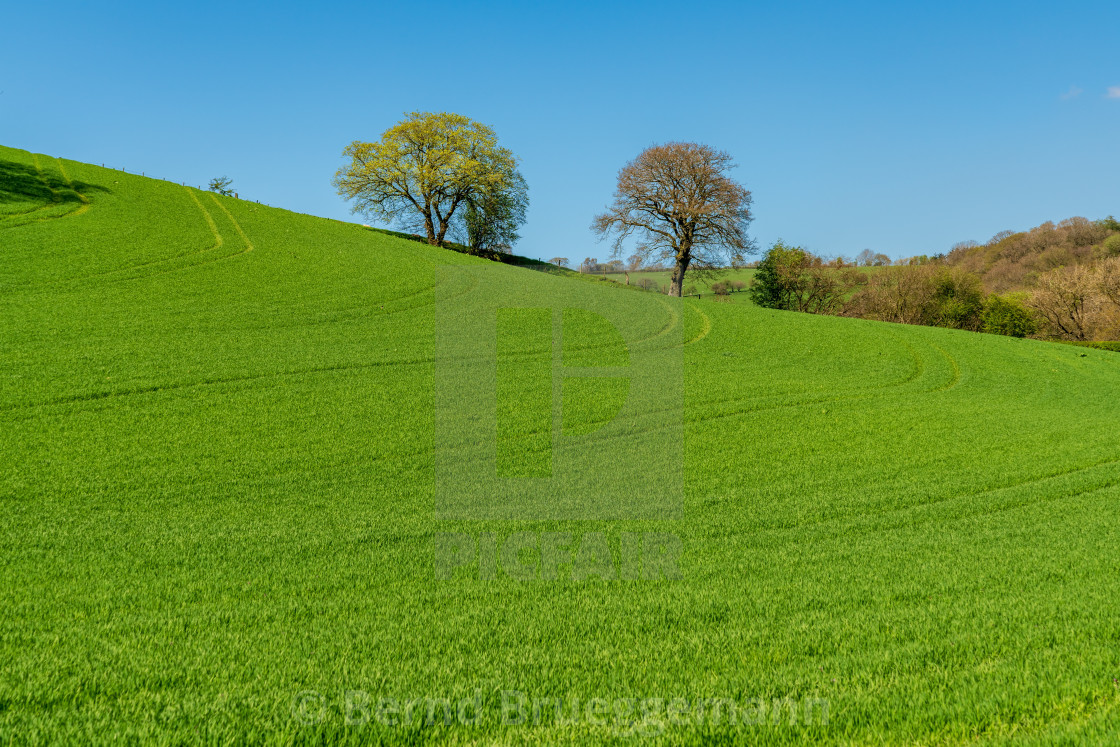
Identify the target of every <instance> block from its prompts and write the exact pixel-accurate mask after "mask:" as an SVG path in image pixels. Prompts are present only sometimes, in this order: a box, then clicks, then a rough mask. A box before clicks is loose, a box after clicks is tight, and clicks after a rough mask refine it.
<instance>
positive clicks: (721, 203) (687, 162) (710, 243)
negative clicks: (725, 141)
mask: <svg viewBox="0 0 1120 747" xmlns="http://www.w3.org/2000/svg"><path fill="white" fill-rule="evenodd" d="M733 167H734V164H733V163H732V161H731V156H730V155H728V154H727V153H725V152H723V151H718V150H715V149H714V148H711V147H710V146H707V145H700V144H697V143H667V144H665V145H655V146H652V147H649V148H646V149H645V150H644V151H642V152H641V153H639V154H638V157H637V158H635V159H634V160H633V161H631V162H629V163H628V164H626V165H625V166H623V167H622V170H621V171H619V173H618V186H617V189H616V190H615V194H614V202H613V203H612V204H611V205H610V206H609V207H608V208H607V212H605V213H602V214H601V215H598V216H596V217H595V220H594V221H593V222H592V224H591V230H592V231H594V232H595V233H597V234H598V235H599V236H600V238H605V237H606V236H608V235H610V234H612V233H613V234H615V235H616V238H615V243H614V247H615V253H616V254H620V253H621V251H622V246H623V243H624V242H625V240H626V239H627V238H628V237H630V236H636V237H637V238H638V239H639V242H640V243H639V244H638V247H637V253H638V254H640V255H641V256H642V257H643V258H645V259H650V258H655V259H658V260H660V259H665V260H669V261H671V262H672V268H673V269H672V272H673V274H672V280H671V281H670V286H669V295H670V296H678V297H679V296H680V295H681V288H683V287H684V276H685V273H686V272H687V271H688V269H689V267H690V266H695V267H696V268H698V269H714V268H717V267H722V266H725V265H726V263H727V257H728V256H729V255H730V254H733V253H736V252H738V253H742V252H746V251H751V250H752V246H753V245H752V243H751V241H750V239H749V238H748V237H747V226H748V225H749V224H750V221H751V212H750V205H751V193H750V192H748V191H747V190H746V189H744V188H743V187H742V186H741V185H740V184H738V183H737V182H735V181H734V180H732V179H731V178H730V177H728V176H727V174H726V172H727V171H729V170H730V169H731V168H733Z"/></svg>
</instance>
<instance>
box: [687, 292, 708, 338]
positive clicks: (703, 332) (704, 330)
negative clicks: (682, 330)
mask: <svg viewBox="0 0 1120 747" xmlns="http://www.w3.org/2000/svg"><path fill="white" fill-rule="evenodd" d="M688 308H690V309H692V310H693V311H695V312H696V313H697V314H699V315H700V334H698V335H696V337H693V338H692V339H691V340H686V341H685V343H684V344H685V345H692V344H694V343H697V342H700V341H701V340H703V339H704V338H705V337H707V336H708V335H709V334H710V333H711V331H712V319H711V317H709V316H708V315H707V314H705V313H704V312H703V311H701V310H700V307H698V306H697V305H696V304H693V303H691V302H690V303H689V304H688Z"/></svg>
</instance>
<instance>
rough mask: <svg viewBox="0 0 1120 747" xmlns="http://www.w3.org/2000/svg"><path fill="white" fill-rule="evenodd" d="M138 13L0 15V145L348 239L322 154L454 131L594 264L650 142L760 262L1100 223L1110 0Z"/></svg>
mask: <svg viewBox="0 0 1120 747" xmlns="http://www.w3.org/2000/svg"><path fill="white" fill-rule="evenodd" d="M163 6H164V4H162V3H144V4H138V3H137V4H129V3H88V2H82V3H68V2H56V3H51V4H50V6H49V10H44V8H43V6H41V5H40V4H37V3H10V4H9V5H8V7H6V9H5V11H4V16H5V27H6V29H7V30H8V31H9V33H6V34H5V40H4V43H3V45H0V143H2V144H4V145H8V146H13V147H19V148H25V149H28V150H33V151H37V152H42V153H48V154H51V155H60V156H65V157H68V158H73V159H77V160H84V161H91V162H95V163H102V162H104V163H105V164H106V165H111V166H117V167H125V168H127V169H129V170H130V171H136V172H140V171H145V172H147V173H148V174H154V175H157V176H161V177H165V178H168V179H174V180H176V181H183V180H186V181H188V182H190V183H194V184H205V183H206V181H207V180H208V179H209V178H210V177H213V176H218V175H222V174H227V175H229V176H231V177H233V179H234V183H235V186H236V187H237V189H238V190H239V191H240V193H241V195H242V197H248V198H251V199H259V200H261V201H262V202H267V203H269V204H272V205H278V206H282V207H287V208H289V209H292V210H297V211H300V212H306V213H312V214H315V215H322V216H328V217H335V218H341V219H346V220H356V221H361V220H362V219H360V218H357V217H353V216H351V215H350V212H349V209H348V206H347V205H346V204H345V203H344V202H342V200H341V199H340V198H339V197H338V196H337V195H336V194H335V193H334V190H333V189H332V187H331V185H330V179H331V176H332V174H333V173H334V171H335V170H336V169H337V168H338V167H339V166H340V165H341V159H340V154H341V151H342V149H343V147H344V146H345V145H346V144H347V143H349V142H350V141H351V140H355V139H361V140H373V139H375V138H377V137H378V136H379V135H380V133H381V132H382V131H383V130H384V129H386V128H387V127H389V126H390V125H392V124H393V123H394V122H395V121H397V120H398V119H399V118H400V117H401V115H402V113H403V112H405V111H411V110H448V111H456V112H460V113H462V114H466V115H468V116H470V117H473V118H475V119H477V120H480V121H482V122H485V123H487V124H490V125H491V126H493V127H494V128H495V129H496V130H497V132H498V134H499V137H500V138H501V140H502V142H503V143H504V144H505V145H507V146H508V147H510V148H511V149H513V151H514V152H515V153H516V154H517V155H518V156H519V157H520V158H521V160H522V163H521V167H522V172H523V173H524V174H525V177H526V179H527V180H528V182H529V185H530V197H531V201H532V206H531V210H530V213H529V222H528V224H527V225H526V226H525V228H524V231H523V236H524V238H523V239H522V241H521V243H520V244H519V246H518V250H519V251H520V252H521V253H524V254H527V255H530V256H534V257H542V258H548V257H553V256H566V257H570V258H573V259H582V258H583V257H585V256H593V257H598V258H600V259H605V258H606V257H607V256H608V254H609V247H608V245H607V244H598V243H596V242H595V239H594V237H593V236H592V235H591V233H590V231H589V229H588V226H589V224H590V222H591V219H592V217H593V216H594V215H595V213H596V212H599V211H600V210H601V209H602V208H603V207H604V206H605V205H606V203H607V202H608V201H609V200H610V197H611V193H612V191H613V186H614V180H615V177H616V174H617V172H618V169H619V168H620V167H621V166H622V165H623V164H624V163H625V162H626V161H627V160H629V159H630V158H632V157H634V156H635V155H636V154H637V153H638V152H639V151H640V150H641V149H642V148H644V147H646V146H648V145H650V144H652V143H658V142H665V141H668V140H695V141H699V142H704V143H708V144H711V145H713V146H716V147H719V148H722V149H724V150H727V151H729V152H730V153H731V154H732V155H733V156H734V157H735V159H736V160H737V162H738V163H739V164H740V166H739V168H738V170H737V172H736V176H737V178H738V179H739V180H740V181H741V182H742V183H743V184H744V185H745V186H746V187H747V188H748V189H750V190H751V191H752V192H753V194H754V198H755V204H754V212H755V222H754V225H753V230H752V233H753V235H754V236H755V237H756V239H757V240H758V241H759V243H760V244H761V245H763V246H766V245H769V244H770V243H771V242H773V241H774V240H775V239H777V238H779V237H781V238H784V239H785V240H786V241H788V242H793V243H796V244H801V245H804V246H807V247H809V248H811V249H813V250H815V251H817V252H820V253H823V254H826V255H835V254H844V255H848V256H851V255H853V254H855V253H857V252H859V251H860V250H861V249H864V248H870V249H873V250H875V251H881V252H884V253H886V254H889V255H891V256H908V255H911V254H919V253H934V252H939V251H945V250H947V249H948V248H949V247H950V246H951V245H952V244H953V243H955V242H957V241H961V240H966V239H974V240H978V241H985V240H987V239H988V238H989V237H991V236H992V235H993V234H995V233H996V232H998V231H1001V230H1004V229H1024V228H1029V227H1031V226H1033V225H1037V224H1038V223H1041V222H1043V221H1045V220H1060V219H1062V218H1066V217H1070V216H1073V215H1084V216H1087V217H1090V218H1099V217H1103V216H1105V215H1107V214H1110V213H1112V214H1117V215H1120V54H1118V53H1117V51H1116V33H1117V29H1118V28H1120V3H1116V2H1115V0H1109V1H1107V2H1105V1H1101V2H1066V3H1053V2H1048V3H1035V2H985V3H977V2H967V3H965V2H939V3H920V4H919V3H898V2H862V3H860V2H856V3H848V2H845V3H839V2H831V3H824V2H800V3H798V2H793V3H777V2H775V3H766V4H763V3H706V2H689V3H679V4H670V3H658V2H635V3H614V4H606V5H603V4H599V3H579V2H568V3H556V4H533V3H513V2H511V3H465V2H464V3H424V2H411V1H410V2H394V3H385V4H381V3H355V4H334V5H329V6H322V7H315V6H312V5H311V4H306V5H295V4H285V3H267V4H266V3H260V4H232V3H231V4H226V3H206V2H193V3H184V4H167V7H163ZM1110 89H1111V92H1110Z"/></svg>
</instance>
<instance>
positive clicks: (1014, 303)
mask: <svg viewBox="0 0 1120 747" xmlns="http://www.w3.org/2000/svg"><path fill="white" fill-rule="evenodd" d="M981 331H983V332H988V333H990V334H994V335H1007V336H1009V337H1030V336H1031V335H1033V334H1035V333H1036V332H1038V318H1037V317H1036V315H1035V312H1034V311H1033V310H1032V309H1031V308H1030V307H1029V306H1027V305H1026V303H1024V300H1023V297H1022V296H1021V295H1009V296H997V295H994V294H993V295H991V296H988V298H987V299H986V300H985V301H984V311H983V321H982V325H981Z"/></svg>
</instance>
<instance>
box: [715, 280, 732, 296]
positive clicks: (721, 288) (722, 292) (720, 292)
mask: <svg viewBox="0 0 1120 747" xmlns="http://www.w3.org/2000/svg"><path fill="white" fill-rule="evenodd" d="M712 293H715V294H716V295H717V296H726V295H728V294H730V293H731V289H730V288H728V287H727V283H724V282H719V283H712Z"/></svg>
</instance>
